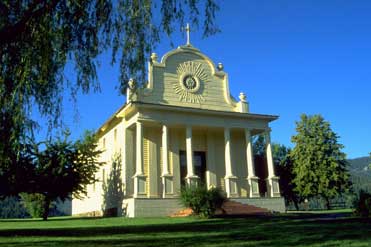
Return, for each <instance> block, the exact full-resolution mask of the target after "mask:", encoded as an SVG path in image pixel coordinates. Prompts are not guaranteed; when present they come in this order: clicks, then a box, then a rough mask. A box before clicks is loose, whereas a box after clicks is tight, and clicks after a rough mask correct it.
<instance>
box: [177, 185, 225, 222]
mask: <svg viewBox="0 0 371 247" xmlns="http://www.w3.org/2000/svg"><path fill="white" fill-rule="evenodd" d="M180 198H181V201H182V203H183V205H184V206H185V207H189V208H191V209H192V210H193V213H194V214H195V215H197V216H200V217H203V218H210V217H212V216H214V214H215V211H216V209H218V208H220V207H221V206H222V204H223V202H224V200H225V195H224V193H223V192H222V190H221V189H219V188H211V189H207V188H206V186H205V185H198V186H185V187H183V188H182V190H181V194H180Z"/></svg>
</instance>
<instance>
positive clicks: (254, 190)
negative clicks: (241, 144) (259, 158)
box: [245, 129, 260, 197]
mask: <svg viewBox="0 0 371 247" xmlns="http://www.w3.org/2000/svg"><path fill="white" fill-rule="evenodd" d="M245 139H246V161H247V173H248V175H247V182H248V184H249V188H248V189H249V197H259V196H260V193H259V178H258V177H257V176H255V168H254V154H253V150H252V149H253V148H252V142H251V133H250V130H249V129H245Z"/></svg>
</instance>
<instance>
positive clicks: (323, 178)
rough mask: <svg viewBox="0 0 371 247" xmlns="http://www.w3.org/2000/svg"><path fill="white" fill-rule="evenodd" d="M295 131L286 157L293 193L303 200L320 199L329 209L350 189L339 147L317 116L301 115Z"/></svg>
mask: <svg viewBox="0 0 371 247" xmlns="http://www.w3.org/2000/svg"><path fill="white" fill-rule="evenodd" d="M296 131H297V134H296V135H295V136H293V137H292V138H291V140H292V142H293V143H295V147H294V149H293V150H292V151H291V153H290V158H291V159H292V161H293V172H294V179H293V182H294V184H295V190H296V191H297V192H298V194H299V195H300V196H302V197H304V198H310V197H315V196H321V197H323V198H324V199H325V201H326V206H327V208H328V209H330V199H331V198H334V197H335V196H337V195H338V194H341V193H343V192H346V191H347V190H348V189H349V188H350V180H349V174H348V171H347V161H346V159H345V158H346V156H345V154H344V153H343V152H342V151H341V149H342V148H343V145H341V144H339V143H338V136H337V134H336V133H334V132H333V131H332V130H331V127H330V123H329V122H327V121H325V120H324V118H323V117H322V116H321V115H313V116H307V115H305V114H303V115H302V116H301V120H300V121H299V122H296Z"/></svg>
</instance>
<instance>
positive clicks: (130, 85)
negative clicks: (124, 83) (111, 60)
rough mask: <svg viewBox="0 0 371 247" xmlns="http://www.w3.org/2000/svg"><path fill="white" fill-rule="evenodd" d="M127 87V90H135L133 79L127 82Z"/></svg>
mask: <svg viewBox="0 0 371 247" xmlns="http://www.w3.org/2000/svg"><path fill="white" fill-rule="evenodd" d="M128 86H129V89H131V90H133V89H135V86H136V85H135V81H134V79H133V78H130V80H129V82H128Z"/></svg>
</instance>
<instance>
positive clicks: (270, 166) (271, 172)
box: [265, 129, 274, 178]
mask: <svg viewBox="0 0 371 247" xmlns="http://www.w3.org/2000/svg"><path fill="white" fill-rule="evenodd" d="M265 141H266V145H267V148H266V155H267V165H268V178H272V177H274V164H273V155H272V145H271V137H270V129H269V130H267V131H266V132H265Z"/></svg>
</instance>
